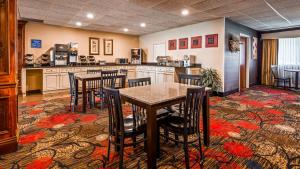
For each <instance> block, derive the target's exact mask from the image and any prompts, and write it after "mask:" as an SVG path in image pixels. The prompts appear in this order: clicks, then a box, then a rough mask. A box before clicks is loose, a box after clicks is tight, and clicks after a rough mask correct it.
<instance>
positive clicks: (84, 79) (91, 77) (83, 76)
mask: <svg viewBox="0 0 300 169" xmlns="http://www.w3.org/2000/svg"><path fill="white" fill-rule="evenodd" d="M105 78H110V77H109V76H105V77H101V73H96V74H88V73H80V74H75V79H76V85H75V88H76V91H78V88H79V82H81V86H82V112H83V113H85V112H86V109H87V108H86V105H87V92H88V91H87V84H88V82H90V81H95V80H102V79H105ZM116 79H120V83H121V84H120V87H121V88H124V87H125V84H126V75H125V74H118V75H117V76H116ZM77 94H78V92H77ZM76 97H78V96H76ZM77 102H78V99H77ZM77 102H76V103H75V104H76V105H77V104H78V103H77Z"/></svg>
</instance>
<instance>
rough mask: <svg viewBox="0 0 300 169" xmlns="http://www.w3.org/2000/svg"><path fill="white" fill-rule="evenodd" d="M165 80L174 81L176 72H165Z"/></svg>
mask: <svg viewBox="0 0 300 169" xmlns="http://www.w3.org/2000/svg"><path fill="white" fill-rule="evenodd" d="M164 80H165V81H166V82H168V83H173V82H174V73H164Z"/></svg>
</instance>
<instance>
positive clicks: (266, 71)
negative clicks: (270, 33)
mask: <svg viewBox="0 0 300 169" xmlns="http://www.w3.org/2000/svg"><path fill="white" fill-rule="evenodd" d="M277 61H278V39H264V40H263V47H262V68H261V84H264V85H272V84H273V77H272V72H271V65H277Z"/></svg>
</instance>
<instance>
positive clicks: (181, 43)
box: [179, 38, 189, 49]
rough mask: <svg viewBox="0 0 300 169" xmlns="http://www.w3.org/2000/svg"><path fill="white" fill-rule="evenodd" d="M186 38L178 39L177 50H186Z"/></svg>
mask: <svg viewBox="0 0 300 169" xmlns="http://www.w3.org/2000/svg"><path fill="white" fill-rule="evenodd" d="M188 41H189V39H188V38H181V39H179V49H187V48H188Z"/></svg>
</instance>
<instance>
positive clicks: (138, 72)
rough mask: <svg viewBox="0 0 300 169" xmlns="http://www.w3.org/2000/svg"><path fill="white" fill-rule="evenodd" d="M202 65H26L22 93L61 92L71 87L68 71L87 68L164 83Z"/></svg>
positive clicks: (195, 71)
mask: <svg viewBox="0 0 300 169" xmlns="http://www.w3.org/2000/svg"><path fill="white" fill-rule="evenodd" d="M199 68H201V65H194V66H190V67H175V66H162V65H157V64H156V63H145V64H142V65H134V64H114V63H107V64H105V65H76V66H35V67H24V68H23V69H22V78H21V79H22V81H21V84H22V85H21V87H22V95H23V96H26V94H27V93H30V92H33V91H34V92H36V91H37V92H40V93H42V94H46V93H53V92H59V91H63V90H68V89H69V76H68V72H75V73H79V74H84V73H86V72H87V70H93V69H101V70H119V69H127V70H128V79H131V78H142V77H151V82H152V83H153V84H155V83H163V82H174V81H177V75H178V74H179V73H192V74H195V73H198V71H199Z"/></svg>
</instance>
